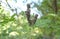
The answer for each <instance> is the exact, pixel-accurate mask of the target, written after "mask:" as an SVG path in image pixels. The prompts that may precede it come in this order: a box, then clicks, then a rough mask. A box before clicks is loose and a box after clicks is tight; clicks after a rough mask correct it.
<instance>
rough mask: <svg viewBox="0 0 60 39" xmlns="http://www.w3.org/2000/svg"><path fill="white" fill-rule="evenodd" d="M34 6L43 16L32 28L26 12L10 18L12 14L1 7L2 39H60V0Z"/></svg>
mask: <svg viewBox="0 0 60 39" xmlns="http://www.w3.org/2000/svg"><path fill="white" fill-rule="evenodd" d="M56 2H57V4H56ZM34 4H35V5H34V7H36V8H37V9H38V11H41V12H42V14H43V16H41V18H39V19H37V21H36V23H35V24H34V25H32V26H29V23H28V21H27V17H26V14H25V12H24V11H21V12H20V14H19V15H17V14H16V13H15V14H13V15H12V16H10V12H9V11H6V10H4V8H3V6H0V39H60V0H57V1H52V0H43V2H42V3H40V2H38V3H34ZM52 4H53V5H52ZM32 17H33V16H32Z"/></svg>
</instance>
